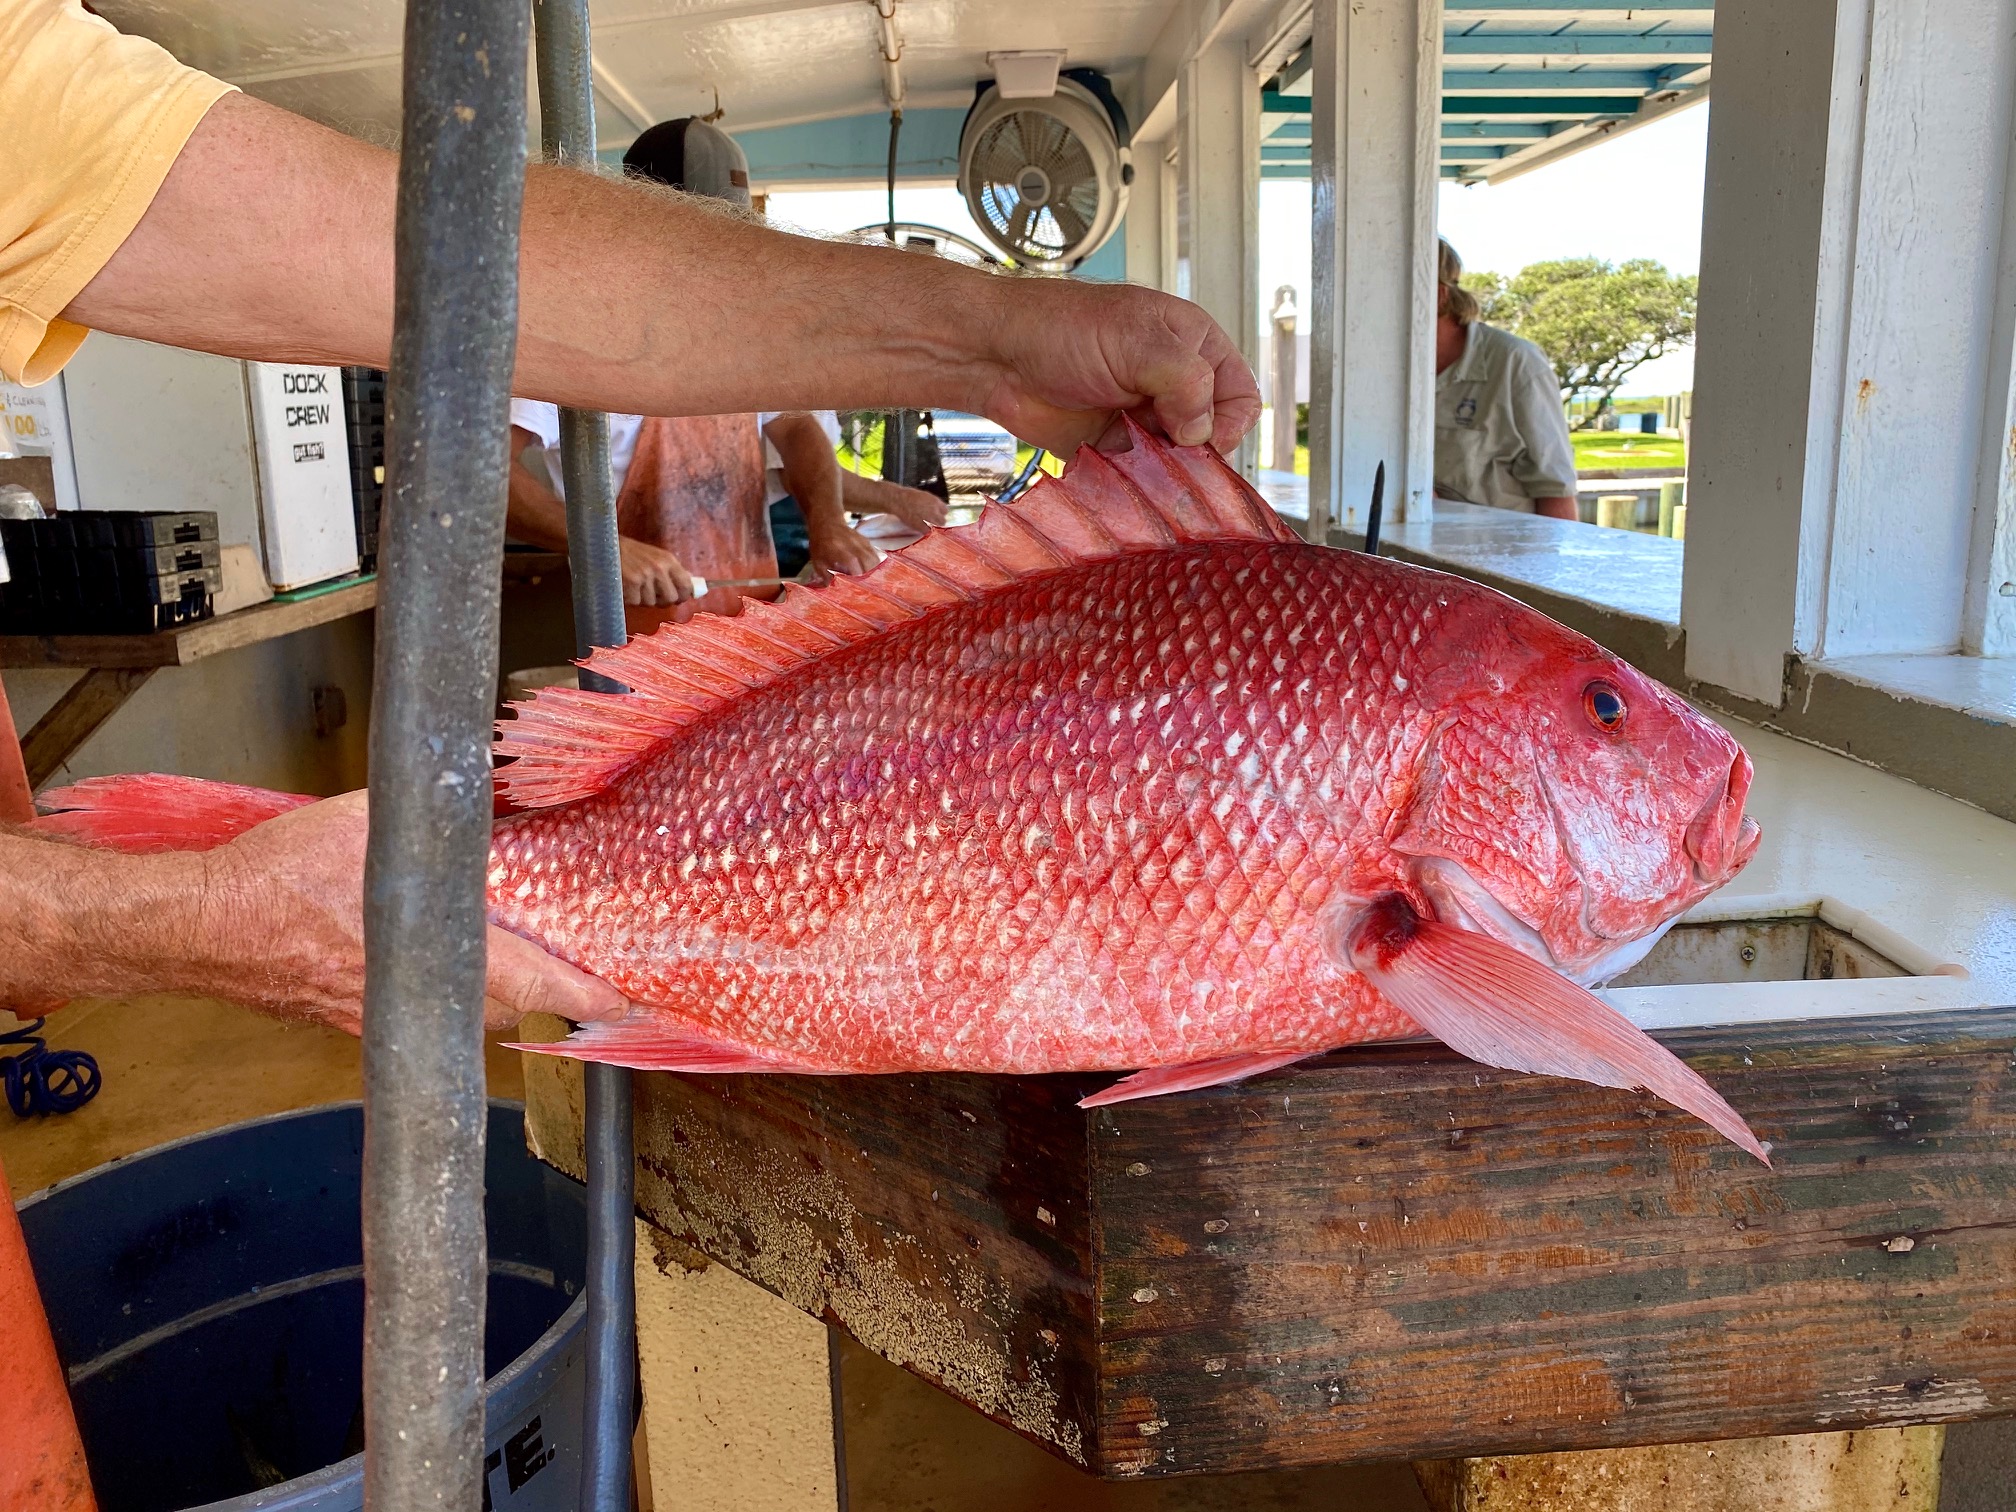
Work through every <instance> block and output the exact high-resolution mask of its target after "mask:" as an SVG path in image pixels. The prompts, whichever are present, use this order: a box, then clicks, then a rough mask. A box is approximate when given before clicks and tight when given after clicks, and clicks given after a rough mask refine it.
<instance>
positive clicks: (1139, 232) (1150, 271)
mask: <svg viewBox="0 0 2016 1512" xmlns="http://www.w3.org/2000/svg"><path fill="white" fill-rule="evenodd" d="M1167 152H1168V144H1167V143H1166V142H1144V141H1142V140H1141V139H1140V138H1139V137H1138V136H1137V137H1136V138H1135V139H1134V183H1133V186H1132V187H1131V188H1130V189H1129V190H1128V191H1127V219H1126V222H1125V224H1124V227H1123V233H1124V235H1125V236H1126V238H1127V281H1128V282H1129V283H1136V284H1144V285H1146V286H1147V287H1148V288H1151V289H1164V290H1167V289H1169V287H1170V286H1169V284H1168V283H1166V282H1164V278H1163V268H1164V263H1165V259H1164V257H1163V255H1162V222H1163V215H1162V174H1163V159H1164V157H1165V156H1166V155H1167Z"/></svg>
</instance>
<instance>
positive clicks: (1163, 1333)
mask: <svg viewBox="0 0 2016 1512" xmlns="http://www.w3.org/2000/svg"><path fill="white" fill-rule="evenodd" d="M1962 1034H1964V1035H1965V1036H1966V1038H1964V1039H1962V1038H1959V1036H1960V1035H1962ZM1823 1035H1825V1036H1827V1037H1825V1038H1823V1037H1822V1036H1823ZM1667 1038H1669V1042H1670V1043H1673V1044H1674V1045H1675V1047H1676V1048H1679V1049H1682V1050H1683V1051H1684V1050H1688V1049H1692V1050H1694V1051H1696V1052H1697V1053H1696V1054H1694V1055H1692V1056H1690V1059H1693V1060H1694V1061H1695V1064H1697V1065H1698V1066H1701V1067H1702V1068H1703V1069H1704V1070H1706V1071H1707V1072H1708V1073H1709V1074H1710V1075H1711V1076H1712V1077H1713V1079H1714V1080H1715V1081H1716V1083H1717V1085H1718V1086H1719V1087H1720V1088H1721V1089H1722V1090H1723V1091H1724V1092H1725V1093H1726V1094H1727V1095H1728V1096H1729V1098H1730V1100H1731V1101H1732V1102H1733V1103H1734V1104H1735V1105H1736V1106H1737V1107H1738V1108H1740V1109H1741V1110H1742V1111H1743V1112H1744V1114H1745V1115H1746V1116H1747V1117H1748V1118H1749V1119H1750V1120H1751V1122H1752V1124H1753V1126H1754V1127H1755V1128H1756V1129H1757V1130H1758V1132H1759V1134H1760V1135H1761V1136H1762V1137H1764V1138H1765V1139H1767V1140H1770V1141H1772V1142H1773V1144H1774V1146H1775V1152H1774V1159H1775V1161H1776V1169H1775V1170H1771V1171H1766V1170H1765V1169H1763V1168H1762V1167H1760V1166H1758V1165H1756V1164H1755V1163H1754V1162H1750V1161H1748V1160H1746V1159H1745V1157H1743V1156H1742V1155H1740V1154H1739V1153H1738V1152H1737V1151H1735V1150H1734V1149H1733V1148H1731V1147H1730V1146H1728V1145H1726V1144H1724V1143H1723V1142H1721V1141H1720V1140H1718V1139H1716V1138H1715V1137H1714V1136H1712V1135H1710V1134H1708V1133H1707V1131H1706V1130H1704V1129H1702V1128H1701V1127H1700V1126H1699V1125H1698V1124H1696V1123H1694V1122H1693V1121H1692V1120H1691V1119H1688V1118H1686V1117H1685V1116H1684V1115H1681V1114H1679V1113H1677V1112H1674V1111H1672V1110H1670V1109H1667V1108H1665V1107H1664V1106H1663V1105H1661V1104H1656V1103H1653V1102H1652V1101H1650V1100H1649V1099H1646V1098H1642V1097H1638V1096H1634V1095H1628V1094H1619V1093H1613V1092H1608V1091H1604V1090H1601V1089H1597V1088H1593V1087H1585V1086H1582V1085H1579V1084H1573V1083H1562V1082H1554V1081H1547V1080H1543V1079H1541V1078H1534V1077H1520V1076H1514V1075H1510V1074H1507V1073H1500V1072H1494V1071H1490V1070H1486V1069H1484V1068H1481V1067H1478V1066H1475V1065H1473V1064H1471V1063H1469V1062H1465V1061H1461V1060H1459V1059H1457V1058H1456V1057H1454V1056H1452V1055H1449V1054H1448V1053H1447V1052H1441V1051H1430V1050H1420V1051H1412V1050H1401V1049H1389V1050H1383V1051H1378V1052H1368V1053H1365V1054H1361V1055H1357V1056H1353V1057H1350V1058H1348V1059H1340V1060H1339V1061H1337V1062H1335V1063H1333V1064H1331V1065H1329V1066H1326V1067H1324V1068H1322V1069H1320V1070H1318V1071H1314V1072H1309V1073H1304V1074H1301V1075H1295V1074H1290V1075H1288V1076H1284V1077H1280V1078H1276V1079H1274V1080H1272V1081H1271V1082H1262V1083H1258V1084H1255V1085H1253V1086H1250V1087H1246V1088H1241V1089H1228V1091H1226V1092H1225V1093H1224V1094H1221V1095H1218V1096H1211V1097H1204V1098H1194V1099H1183V1100H1180V1101H1179V1100H1174V1099H1172V1100H1169V1101H1167V1102H1166V1103H1160V1104H1157V1103H1142V1104H1129V1105H1122V1106H1121V1107H1118V1108H1115V1109H1111V1110H1107V1116H1102V1119H1101V1124H1102V1131H1101V1132H1102V1134H1103V1135H1104V1138H1102V1139H1101V1140H1100V1141H1099V1144H1098V1152H1099V1153H1098V1158H1097V1160H1096V1161H1095V1164H1094V1172H1095V1176H1094V1179H1095V1183H1096V1185H1095V1190H1094V1194H1093V1201H1094V1204H1095V1206H1096V1208H1097V1210H1098V1212H1099V1214H1100V1229H1099V1239H1100V1264H1101V1270H1100V1305H1101V1346H1102V1348H1101V1379H1102V1398H1101V1404H1100V1411H1101V1424H1100V1431H1099V1434H1098V1439H1099V1442H1100V1444H1101V1446H1102V1449H1103V1450H1104V1453H1105V1456H1106V1463H1107V1464H1108V1465H1109V1466H1110V1467H1111V1468H1112V1469H1115V1470H1119V1471H1130V1470H1131V1471H1134V1472H1135V1473H1146V1472H1149V1471H1151V1470H1152V1471H1157V1472H1167V1471H1184V1470H1215V1469H1234V1468H1248V1467H1251V1466H1254V1465H1261V1464H1266V1465H1284V1464H1324V1463H1338V1462H1345V1461H1351V1460H1359V1459H1378V1458H1390V1457H1394V1454H1395V1451H1396V1450H1397V1451H1398V1452H1400V1453H1402V1454H1405V1455H1407V1456H1408V1457H1439V1456H1453V1455H1457V1454H1464V1455H1474V1454H1480V1453H1492V1452H1519V1451H1530V1450H1535V1449H1543V1448H1582V1447H1595V1446H1603V1445H1625V1444H1647V1443H1661V1442H1673V1441H1683V1440H1701V1439H1715V1438H1727V1437H1736V1436H1746V1437H1747V1436H1756V1435H1763V1434H1772V1433H1788V1432H1798V1431H1811V1430H1815V1429H1820V1428H1827V1427H1846V1426H1854V1425H1862V1424H1880V1423H1896V1422H1923V1421H1935V1420H1940V1419H1946V1418H1957V1417H1967V1416H1976V1415H1983V1414H1987V1413H1990V1412H1995V1411H2004V1412H2006V1411H2010V1410H2012V1409H2016V1165H2012V1163H2011V1154H2012V1150H2011V1145H2012V1138H2016V1077H2012V1073H2011V1066H2010V1051H2011V1048H2012V1047H2016V1019H2012V1017H2011V1016H2009V1015H2002V1014H1998V1015H1994V1016H1993V1017H1992V1018H1990V1017H1988V1016H1983V1017H1981V1018H1977V1019H1974V1020H1972V1021H1970V1022H1969V1023H1968V1024H1966V1025H1964V1026H1962V1025H1957V1024H1955V1023H1953V1022H1951V1021H1946V1022H1943V1023H1938V1022H1935V1023H1930V1024H1928V1023H1922V1022H1921V1023H1919V1024H1917V1025H1912V1026H1905V1027H1901V1028H1896V1029H1891V1030H1878V1029H1871V1028H1867V1027H1859V1026H1858V1027H1857V1028H1854V1029H1846V1028H1844V1027H1842V1026H1838V1025H1836V1026H1807V1027H1806V1028H1805V1029H1804V1030H1803V1031H1801V1030H1799V1029H1790V1030H1787V1029H1775V1030H1770V1031H1753V1032H1751V1033H1749V1034H1747V1035H1746V1036H1745V1037H1744V1039H1743V1040H1742V1041H1740V1042H1732V1040H1731V1038H1730V1037H1729V1036H1728V1035H1727V1034H1724V1033H1716V1034H1710V1033H1705V1032H1697V1033H1694V1034H1689V1035H1684V1036H1683V1035H1675V1036H1670V1037H1667ZM1702 1052H1705V1053H1702ZM1137 1110H1138V1111H1137Z"/></svg>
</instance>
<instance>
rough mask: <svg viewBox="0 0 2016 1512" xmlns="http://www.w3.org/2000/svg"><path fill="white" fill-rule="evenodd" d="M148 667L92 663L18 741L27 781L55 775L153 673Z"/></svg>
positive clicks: (31, 783) (37, 782) (38, 782)
mask: <svg viewBox="0 0 2016 1512" xmlns="http://www.w3.org/2000/svg"><path fill="white" fill-rule="evenodd" d="M154 670H155V669H154V668H152V667H93V668H92V669H91V670H90V671H89V672H86V673H85V674H84V675H83V676H82V677H80V678H78V679H77V681H76V682H74V683H72V684H71V685H70V689H69V691H68V692H66V693H65V694H64V695H63V696H62V697H61V698H59V699H57V700H56V702H55V703H54V704H52V705H50V708H49V712H48V713H47V714H44V715H43V716H42V717H41V718H40V719H38V720H36V721H35V728H34V729H32V730H30V731H29V732H28V733H27V735H26V736H24V737H23V738H22V741H21V755H22V757H23V759H24V760H25V761H26V763H27V766H28V785H29V786H30V787H35V788H39V787H41V786H42V784H44V783H45V782H47V781H48V780H49V779H50V778H51V777H53V776H55V775H56V773H57V771H58V770H59V769H60V768H61V767H62V765H63V763H64V762H66V761H68V760H69V759H70V758H71V756H72V755H73V754H75V752H76V750H77V748H78V747H79V746H81V745H83V744H84V742H85V741H87V740H89V739H90V738H91V737H92V736H93V735H95V734H97V732H98V727H99V726H100V725H102V724H103V723H105V721H106V720H108V719H110V718H111V717H112V716H113V715H114V714H115V713H117V712H118V710H119V706H120V705H121V704H123V703H125V702H126V700H127V699H129V698H131V697H132V696H133V695H134V694H135V693H136V692H138V691H139V689H140V685H141V684H142V683H144V682H146V681H147V679H148V678H150V677H152V676H153V675H154Z"/></svg>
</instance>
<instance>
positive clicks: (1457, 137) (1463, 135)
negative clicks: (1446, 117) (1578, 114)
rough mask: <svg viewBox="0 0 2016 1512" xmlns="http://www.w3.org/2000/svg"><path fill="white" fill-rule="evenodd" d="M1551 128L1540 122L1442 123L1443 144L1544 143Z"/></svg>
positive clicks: (1551, 131)
mask: <svg viewBox="0 0 2016 1512" xmlns="http://www.w3.org/2000/svg"><path fill="white" fill-rule="evenodd" d="M1552 134H1553V128H1552V127H1550V126H1548V125H1546V124H1545V123H1544V122H1541V121H1444V122H1443V123H1442V140H1443V141H1445V142H1544V141H1545V140H1546V139H1547V138H1548V137H1549V136H1551V135H1552Z"/></svg>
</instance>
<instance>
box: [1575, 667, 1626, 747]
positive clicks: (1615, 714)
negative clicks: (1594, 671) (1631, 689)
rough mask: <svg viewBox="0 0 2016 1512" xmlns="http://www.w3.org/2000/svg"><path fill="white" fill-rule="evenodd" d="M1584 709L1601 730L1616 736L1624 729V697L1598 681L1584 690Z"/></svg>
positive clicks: (1608, 685) (1606, 684) (1607, 684)
mask: <svg viewBox="0 0 2016 1512" xmlns="http://www.w3.org/2000/svg"><path fill="white" fill-rule="evenodd" d="M1582 708H1583V711H1584V712H1585V713H1587V714H1588V716H1589V718H1590V721H1591V722H1592V723H1594V724H1595V726H1596V727H1597V728H1598V729H1599V730H1605V731H1608V732H1609V733H1610V734H1612V735H1614V734H1616V733H1617V732H1618V731H1619V730H1621V729H1623V728H1624V695H1623V694H1622V693H1619V692H1618V691H1617V690H1616V689H1615V688H1613V687H1611V686H1610V684H1609V683H1607V682H1603V681H1601V680H1598V681H1596V682H1592V683H1591V684H1589V686H1588V687H1586V688H1584V689H1583V690H1582Z"/></svg>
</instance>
